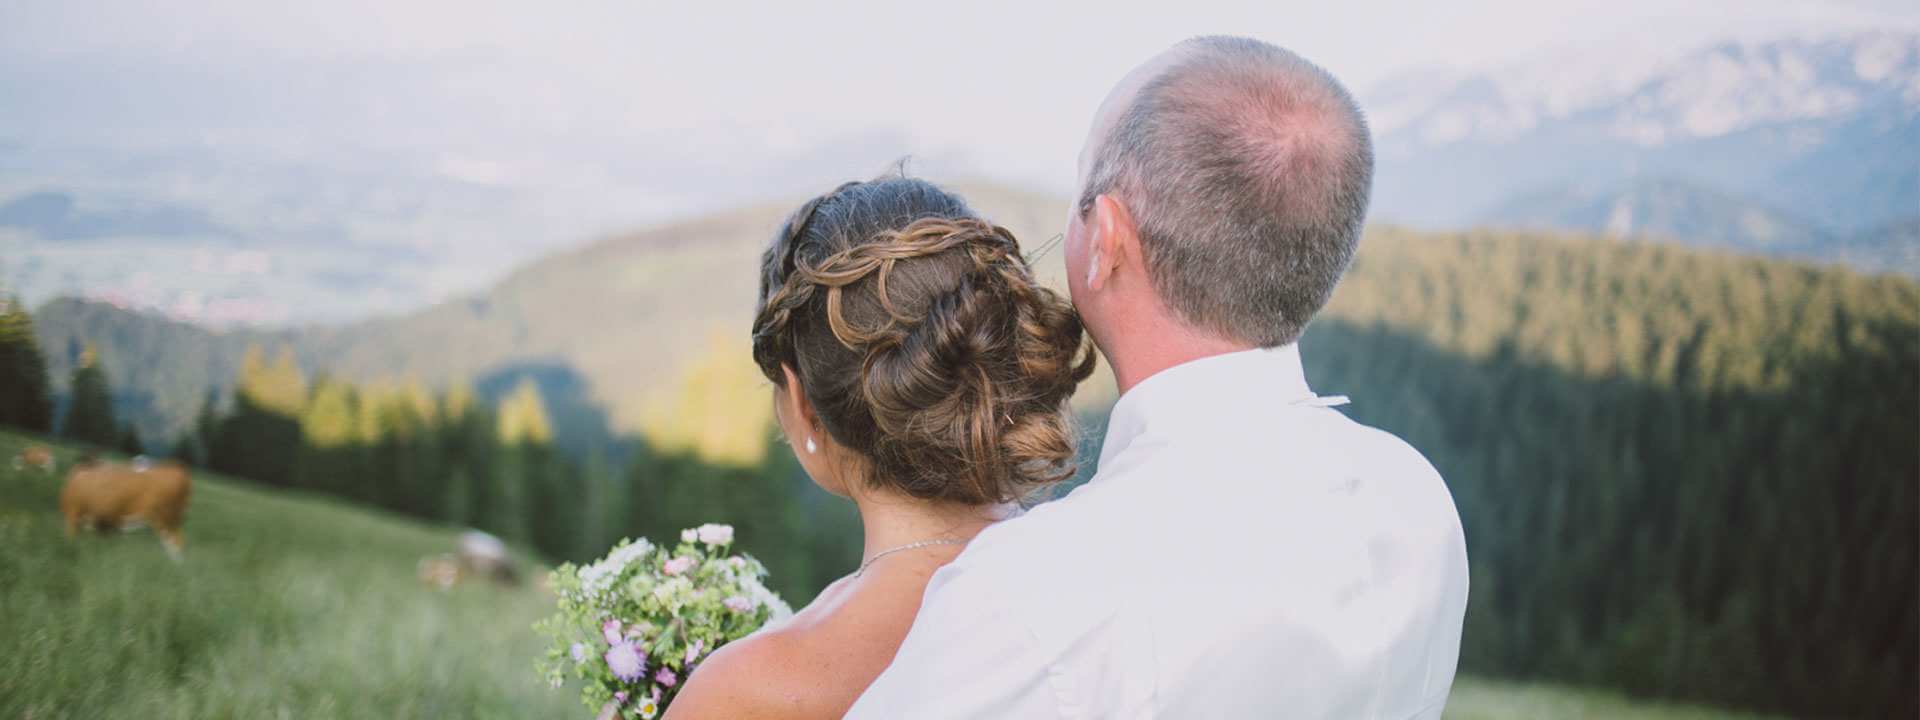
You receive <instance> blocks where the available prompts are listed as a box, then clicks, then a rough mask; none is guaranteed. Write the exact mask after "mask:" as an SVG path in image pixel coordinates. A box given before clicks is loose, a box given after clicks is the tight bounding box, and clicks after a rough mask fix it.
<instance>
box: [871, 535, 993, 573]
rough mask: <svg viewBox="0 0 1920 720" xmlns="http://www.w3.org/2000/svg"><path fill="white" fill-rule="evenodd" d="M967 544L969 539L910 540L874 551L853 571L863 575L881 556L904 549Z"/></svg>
mask: <svg viewBox="0 0 1920 720" xmlns="http://www.w3.org/2000/svg"><path fill="white" fill-rule="evenodd" d="M965 544H967V541H965V540H953V539H940V540H921V541H919V542H910V543H907V544H905V545H901V546H899V547H890V548H887V549H885V550H881V551H880V552H877V553H874V554H873V557H870V558H867V560H866V562H863V563H860V569H859V570H855V571H853V576H854V577H860V576H861V575H864V574H866V572H867V568H869V567H872V566H873V562H874V561H875V560H879V559H880V558H883V557H886V556H888V555H892V554H894V553H897V552H901V551H903V550H914V549H917V548H923V547H930V546H933V545H965Z"/></svg>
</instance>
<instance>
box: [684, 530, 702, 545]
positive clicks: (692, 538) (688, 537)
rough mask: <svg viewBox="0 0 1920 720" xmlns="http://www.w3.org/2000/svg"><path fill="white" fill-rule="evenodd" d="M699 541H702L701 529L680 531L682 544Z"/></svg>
mask: <svg viewBox="0 0 1920 720" xmlns="http://www.w3.org/2000/svg"><path fill="white" fill-rule="evenodd" d="M699 539H700V529H699V528H687V529H685V530H681V531H680V542H683V543H690V542H696V541H698V540H699Z"/></svg>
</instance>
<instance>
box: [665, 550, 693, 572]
mask: <svg viewBox="0 0 1920 720" xmlns="http://www.w3.org/2000/svg"><path fill="white" fill-rule="evenodd" d="M691 567H693V558H690V557H686V556H684V555H683V556H680V557H677V558H674V559H672V560H668V561H667V564H666V565H665V566H663V567H662V568H661V570H663V571H665V572H666V573H667V574H668V575H679V574H680V573H683V572H686V571H687V569H688V568H691Z"/></svg>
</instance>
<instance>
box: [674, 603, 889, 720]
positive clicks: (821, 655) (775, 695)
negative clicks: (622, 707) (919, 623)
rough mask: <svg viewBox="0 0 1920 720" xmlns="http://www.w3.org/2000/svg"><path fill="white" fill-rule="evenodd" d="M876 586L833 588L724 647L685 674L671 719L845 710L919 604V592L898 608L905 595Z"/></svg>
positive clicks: (804, 714) (884, 662)
mask: <svg viewBox="0 0 1920 720" xmlns="http://www.w3.org/2000/svg"><path fill="white" fill-rule="evenodd" d="M879 589H880V588H876V587H871V586H868V587H844V586H843V587H834V588H830V589H829V591H828V592H823V593H821V597H820V598H819V599H817V600H816V601H815V602H814V603H813V604H811V605H809V606H808V607H807V608H806V609H804V610H802V611H800V613H799V614H797V615H795V616H794V617H793V618H792V619H791V620H789V621H788V622H787V623H785V624H783V625H781V626H780V627H777V628H769V629H767V630H763V631H761V632H758V633H754V634H753V635H750V636H748V637H746V638H742V639H740V640H738V641H736V642H733V643H729V644H727V645H726V646H723V647H721V648H720V649H719V650H718V651H715V652H714V654H713V655H711V656H709V657H708V658H707V659H706V660H705V661H703V662H701V664H700V665H699V667H697V668H696V669H695V670H694V672H693V673H692V675H691V676H690V677H689V678H688V679H687V686H686V687H685V688H682V690H681V692H680V694H679V696H677V697H675V698H674V701H673V706H672V708H671V711H672V712H670V713H668V716H667V718H668V720H686V719H689V718H691V719H695V720H698V719H700V718H810V717H822V718H837V717H840V716H841V715H843V714H845V713H846V711H847V709H848V708H850V707H852V706H853V701H854V700H855V699H856V698H858V697H859V696H860V693H861V692H862V691H864V690H866V687H867V685H868V684H869V683H871V682H872V681H873V679H874V678H875V677H878V676H879V674H880V672H881V671H882V670H885V669H886V666H887V662H888V661H890V660H892V659H893V654H894V653H895V652H896V651H898V650H899V648H900V641H901V640H902V639H904V638H905V636H906V631H907V628H908V627H910V626H911V625H912V623H913V613H912V609H913V608H914V607H917V606H918V605H919V597H918V595H917V594H915V595H914V596H913V597H911V598H904V600H910V603H908V605H907V606H906V607H905V608H901V607H898V606H899V605H901V602H900V601H901V600H902V598H887V597H884V596H882V594H881V593H876V592H875V591H876V590H879ZM886 594H887V595H891V594H892V593H886ZM889 606H894V607H889ZM903 609H904V613H902V610H903Z"/></svg>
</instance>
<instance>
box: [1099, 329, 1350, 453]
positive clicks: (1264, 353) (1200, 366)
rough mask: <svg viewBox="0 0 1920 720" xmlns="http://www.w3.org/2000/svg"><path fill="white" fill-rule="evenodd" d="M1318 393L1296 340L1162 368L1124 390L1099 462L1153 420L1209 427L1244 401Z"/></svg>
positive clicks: (1162, 423)
mask: <svg viewBox="0 0 1920 720" xmlns="http://www.w3.org/2000/svg"><path fill="white" fill-rule="evenodd" d="M1313 397H1314V394H1313V390H1312V389H1311V388H1309V387H1308V386H1307V374H1306V370H1305V369H1304V368H1303V367H1302V366H1301V364H1300V348H1299V345H1297V344H1291V343H1290V344H1287V345H1282V346H1280V347H1277V348H1259V349H1255V350H1241V351H1239V352H1230V353H1226V354H1223V355H1212V356H1208V357H1204V358H1200V359H1198V360H1189V361H1187V362H1184V363H1181V364H1179V365H1175V366H1173V367H1170V368H1167V369H1165V370H1161V371H1160V372H1157V373H1154V374H1153V375H1151V376H1149V377H1147V379H1145V380H1142V381H1140V382H1139V384H1136V385H1134V386H1133V387H1132V388H1131V389H1129V390H1127V392H1126V393H1125V394H1123V395H1121V396H1120V399H1119V401H1117V402H1115V403H1114V405H1113V411H1112V412H1111V413H1109V414H1108V416H1107V434H1106V439H1105V440H1104V441H1103V442H1102V443H1101V448H1100V467H1103V468H1104V467H1107V464H1108V463H1107V461H1108V460H1109V459H1111V458H1113V457H1114V456H1115V455H1118V454H1119V453H1120V451H1122V450H1125V449H1126V447H1127V446H1128V445H1131V444H1132V443H1133V441H1134V440H1135V439H1136V438H1138V437H1140V436H1141V435H1142V434H1145V433H1146V432H1147V429H1148V425H1149V423H1151V424H1154V425H1157V426H1161V427H1174V428H1190V429H1193V430H1197V431H1200V432H1205V431H1206V428H1208V427H1210V426H1211V425H1210V423H1214V422H1221V421H1231V419H1230V418H1223V417H1221V413H1222V411H1223V410H1229V409H1230V408H1232V407H1233V406H1234V405H1237V404H1241V403H1262V404H1265V403H1275V404H1284V403H1293V402H1299V401H1302V400H1307V399H1311V398H1313Z"/></svg>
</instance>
